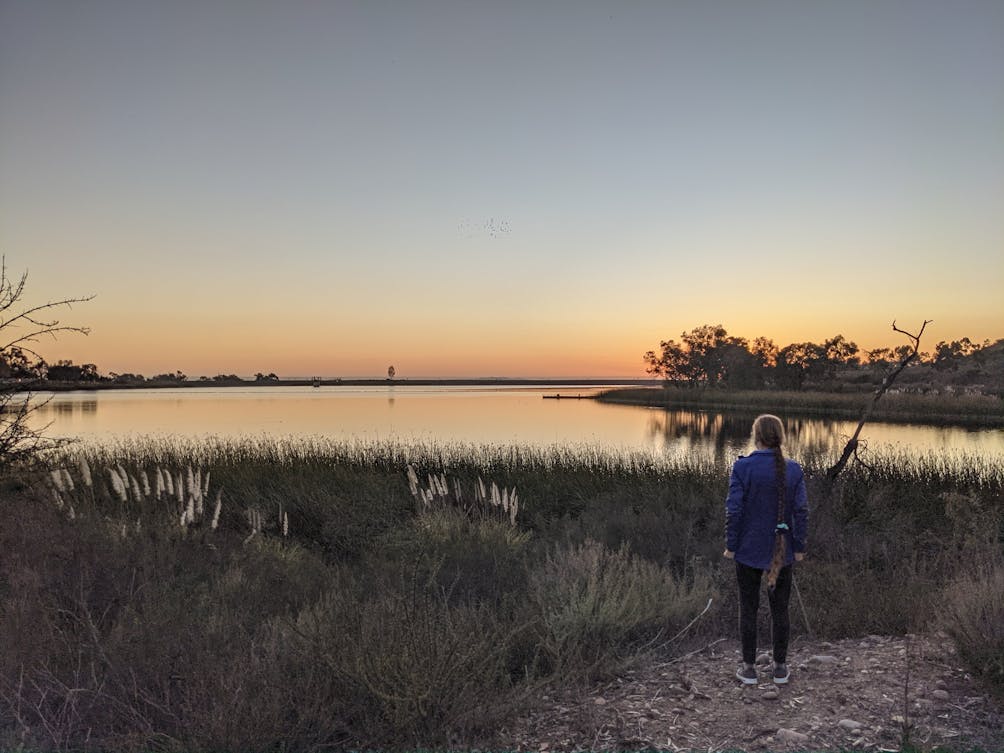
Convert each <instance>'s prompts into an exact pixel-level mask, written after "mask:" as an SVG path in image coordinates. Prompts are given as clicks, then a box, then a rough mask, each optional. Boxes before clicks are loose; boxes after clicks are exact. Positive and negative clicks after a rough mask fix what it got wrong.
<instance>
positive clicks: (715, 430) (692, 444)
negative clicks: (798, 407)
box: [648, 410, 842, 459]
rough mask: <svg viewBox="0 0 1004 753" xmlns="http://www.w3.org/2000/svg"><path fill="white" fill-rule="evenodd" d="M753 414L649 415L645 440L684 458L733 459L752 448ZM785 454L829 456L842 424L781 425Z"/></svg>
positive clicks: (819, 421)
mask: <svg viewBox="0 0 1004 753" xmlns="http://www.w3.org/2000/svg"><path fill="white" fill-rule="evenodd" d="M756 416H757V414H756V413H743V412H734V413H714V412H709V411H690V410H664V411H655V410H653V411H650V413H649V420H648V436H649V438H650V439H652V440H654V441H661V443H662V445H663V448H664V449H665V450H669V451H673V452H680V453H683V454H688V453H693V452H701V453H709V454H711V455H712V456H713V457H715V458H716V459H718V458H728V457H734V456H736V455H738V454H739V453H743V452H748V451H749V450H750V449H751V448H752V445H751V440H750V431H751V429H752V427H753V419H755V418H756ZM784 425H785V429H786V431H787V434H788V438H787V443H786V444H787V446H786V450H787V451H788V454H798V455H799V456H801V457H806V456H809V455H820V454H822V455H825V454H828V453H831V452H832V451H833V449H834V448H835V447H836V446H837V445H838V443H839V442H840V441H841V430H842V424H841V423H840V422H838V423H836V424H834V423H831V422H828V421H825V420H823V419H818V418H811V419H806V418H790V419H786V420H785V421H784Z"/></svg>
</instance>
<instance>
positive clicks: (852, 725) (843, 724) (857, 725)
mask: <svg viewBox="0 0 1004 753" xmlns="http://www.w3.org/2000/svg"><path fill="white" fill-rule="evenodd" d="M837 726H838V727H840V728H841V729H845V730H848V731H849V732H853V731H854V730H858V729H861V722H856V721H854V720H853V719H841V720H840V721H839V722H837Z"/></svg>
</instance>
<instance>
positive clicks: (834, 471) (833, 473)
mask: <svg viewBox="0 0 1004 753" xmlns="http://www.w3.org/2000/svg"><path fill="white" fill-rule="evenodd" d="M932 321H934V320H933V319H925V320H924V323H923V324H922V325H920V331H919V332H918V333H917V334H916V335H915V334H913V333H911V332H907V331H906V330H902V329H900V328H899V327H897V326H896V320H895V319H893V321H892V329H893V331H894V332H899V333H900V334H902V335H906V336H907V337H908V338H910V342H911V343H912V345H913V347H912V348H911V350H910V352H909V353H907V354H906V355H905V356H904V357H903V359H902V360H901V361H900V362H899V363H898V364H896V366H895V367H894V368H893V369H892V371H890V372H889V373H888V374H887V375H886V376H885V378H884V379H883V380H882V384H881V385H879V388H878V389H877V390H875V395H874V396H873V397H872V399H871V402H870V403H868V404H867V405H866V406H865V409H864V411H863V412H862V413H861V420H860V421H858V425H857V428H856V429H854V434H852V435H851V438H850V439H848V440H847V444H845V445H844V451H843V452H842V453H841V455H840V459H839V460H838V461H837V462H836V463H834V465H833V466H832V467H831V468H830V469H829V470H827V471H826V476H827V478H829V479H830V480H831V481H832V480H833V479H835V478H836V477H837V476H839V475H840V472H841V471H842V470H844V467H845V466H846V465H847V461H848V460H850V458H851V456H852V455H856V453H857V449H858V436H860V434H861V429H862V428H863V427H864V425H865V422H866V421H867V420H868V418H869V417H870V416H871V414H872V411H874V410H875V405H876V404H877V403H878V401H879V400H880V399H881V397H882V396H883V395H884V394H885V393H886V390H888V389H889V388H890V387H891V386H892V383H893V382H894V381H896V377H898V376H899V375H900V374H901V373H902V371H903V369H905V368H906V367H907V366H908V365H909V364H910V362H912V361H913V360H914V359H915V358H917V355H918V353H919V352H920V338H921V336H922V335H923V334H924V330H925V329H926V328H927V325H928V324H930V323H931V322H932Z"/></svg>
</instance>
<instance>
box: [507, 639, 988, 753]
mask: <svg viewBox="0 0 1004 753" xmlns="http://www.w3.org/2000/svg"><path fill="white" fill-rule="evenodd" d="M736 644H737V641H720V642H717V643H714V644H712V645H710V646H707V647H705V648H703V649H700V650H698V651H697V652H696V653H694V654H693V655H691V656H689V657H684V658H682V659H675V660H673V661H661V662H660V661H659V660H657V659H655V660H649V661H648V662H642V663H639V664H638V665H637V666H635V667H634V668H632V669H629V670H627V671H625V672H624V674H623V675H622V676H621V677H619V678H617V679H615V680H613V681H611V682H607V683H604V684H601V685H598V686H595V687H592V688H588V689H585V690H581V689H580V690H579V691H577V692H573V691H569V692H568V693H567V694H566V693H561V694H551V695H550V696H548V697H546V698H545V701H544V704H546V705H541V706H540V707H538V708H536V709H534V710H533V711H532V712H531V713H529V714H528V715H526V716H524V717H523V718H521V719H519V720H518V721H517V723H516V724H515V725H513V727H512V728H510V729H507V730H500V739H505V740H507V742H508V745H507V747H511V746H512V745H513V743H515V744H516V747H517V749H518V750H536V751H556V752H557V751H571V750H626V749H630V750H639V749H644V748H655V749H659V750H671V751H698V750H700V751H726V750H730V751H737V750H742V751H760V750H771V751H806V750H812V751H818V750H828V751H829V750H833V751H846V750H860V751H898V750H900V749H901V747H902V746H903V741H904V740H908V741H909V743H910V744H911V745H913V746H914V747H915V748H918V749H922V750H928V749H932V748H934V747H936V746H943V747H944V748H948V749H950V750H953V751H964V750H971V749H973V748H979V749H982V750H984V751H1004V706H1002V705H1001V703H1000V701H997V700H994V699H992V698H991V697H989V696H988V694H987V692H986V690H985V689H984V688H982V687H981V686H980V685H979V684H978V683H977V682H976V681H975V680H974V679H973V678H972V677H971V676H970V675H969V674H968V673H967V672H966V670H965V669H964V668H963V667H962V666H961V663H960V662H959V659H958V657H957V656H956V653H955V647H954V645H953V644H952V642H951V640H950V639H949V638H948V637H947V636H945V635H944V634H935V635H927V636H906V637H886V636H868V637H867V638H863V639H851V640H842V641H836V642H832V643H830V642H824V641H808V640H802V641H796V642H793V644H792V646H791V648H790V650H789V656H788V665H789V667H790V669H791V681H790V683H789V684H788V685H785V686H780V687H777V688H775V686H774V684H773V682H772V681H771V679H770V673H769V666H764V667H761V671H760V677H761V682H760V683H759V685H756V686H753V685H746V686H743V685H741V684H740V683H739V682H738V680H736V679H735V677H734V672H735V669H736V667H737V666H738V663H739V658H740V657H739V650H738V646H737V645H736ZM767 658H768V657H767V656H766V655H761V657H760V659H758V662H759V661H762V660H765V659H767ZM905 732H906V735H907V736H905Z"/></svg>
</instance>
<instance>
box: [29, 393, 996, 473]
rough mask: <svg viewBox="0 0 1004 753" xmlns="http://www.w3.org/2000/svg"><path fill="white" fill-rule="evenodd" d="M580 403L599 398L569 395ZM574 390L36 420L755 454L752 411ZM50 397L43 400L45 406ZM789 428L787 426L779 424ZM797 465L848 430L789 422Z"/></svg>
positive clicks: (895, 431) (149, 409)
mask: <svg viewBox="0 0 1004 753" xmlns="http://www.w3.org/2000/svg"><path fill="white" fill-rule="evenodd" d="M572 389H573V390H574V391H576V393H577V394H578V393H581V394H583V395H587V394H593V393H595V392H596V391H597V390H595V389H582V388H578V387H575V388H572ZM559 392H565V393H567V392H569V387H563V388H561V387H555V388H552V389H547V388H498V387H492V388H470V387H465V388H449V387H447V388H442V387H424V388H420V387H403V386H401V385H395V386H394V387H370V388H349V387H334V388H321V389H316V388H311V387H304V388H296V387H247V388H203V389H164V390H131V391H121V392H100V393H61V394H58V395H54V396H51V399H50V401H49V402H48V403H46V404H43V405H41V406H40V407H39V409H38V410H37V411H36V413H35V414H34V416H33V419H32V420H33V422H34V423H36V424H37V425H39V426H43V425H45V424H50V423H51V426H50V428H49V430H48V431H49V433H50V434H51V435H53V436H66V437H76V438H81V439H85V440H100V441H107V440H115V439H123V438H126V437H130V436H136V435H173V436H181V437H189V438H197V437H201V436H206V435H217V436H245V435H261V434H270V435H282V436H294V437H295V436H316V435H324V436H333V437H341V438H346V439H348V438H360V439H385V438H395V439H402V440H409V439H418V440H422V441H427V440H431V441H438V442H458V441H459V442H468V443H476V444H512V443H517V444H528V445H538V446H540V445H553V444H565V445H569V444H573V445H574V444H588V445H592V446H594V447H595V446H600V447H608V448H611V449H629V450H639V449H641V450H647V451H652V452H656V453H660V454H674V453H681V454H700V455H702V456H705V457H710V458H715V459H732V458H734V457H736V456H737V455H739V454H741V453H745V452H748V451H749V449H750V442H749V435H750V427H751V426H752V423H753V419H754V418H755V415H756V414H755V413H743V412H730V413H718V412H709V411H694V410H662V409H653V408H641V407H634V406H625V405H609V404H603V403H597V402H595V401H593V400H542V399H541V398H542V397H545V396H553V395H554V394H555V393H559ZM41 399H44V396H41ZM782 418H784V416H782ZM785 425H786V428H787V431H788V437H789V446H790V448H791V453H792V454H793V455H794V456H796V457H805V456H807V455H817V454H826V453H833V452H835V451H836V450H837V449H839V448H840V447H842V446H843V443H844V442H845V441H846V438H847V437H848V436H849V435H850V434H851V433H852V432H853V430H854V423H853V422H849V421H825V420H822V419H819V418H788V419H786V420H785ZM865 436H866V438H867V439H868V441H869V442H870V447H871V448H872V449H882V448H884V447H889V446H898V447H900V448H904V449H909V450H910V451H920V452H926V451H929V450H940V449H953V450H964V451H968V452H972V453H977V454H993V455H999V454H1001V453H1002V452H1004V431H1001V430H981V431H969V430H965V429H959V428H952V427H928V426H904V425H894V424H879V423H874V424H868V425H867V427H866V431H865Z"/></svg>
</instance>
